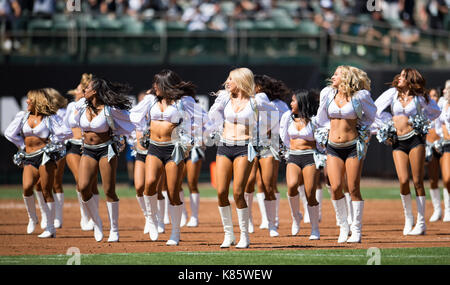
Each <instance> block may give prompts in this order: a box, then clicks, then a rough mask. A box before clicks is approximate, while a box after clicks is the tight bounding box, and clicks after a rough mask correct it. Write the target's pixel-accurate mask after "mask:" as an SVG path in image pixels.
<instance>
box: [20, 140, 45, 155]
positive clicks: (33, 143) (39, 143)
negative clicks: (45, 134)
mask: <svg viewBox="0 0 450 285" xmlns="http://www.w3.org/2000/svg"><path fill="white" fill-rule="evenodd" d="M24 141H25V152H26V153H32V152H35V151H38V150H40V149H41V148H43V147H44V146H45V145H46V144H47V139H41V138H40V137H35V136H29V137H25V140H24Z"/></svg>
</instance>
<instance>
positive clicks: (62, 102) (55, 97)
mask: <svg viewBox="0 0 450 285" xmlns="http://www.w3.org/2000/svg"><path fill="white" fill-rule="evenodd" d="M44 91H45V92H46V93H47V95H48V96H50V98H51V101H52V104H53V105H55V106H56V108H57V109H62V108H66V107H67V99H66V98H64V97H63V96H62V95H61V93H59V92H58V90H56V89H53V88H44Z"/></svg>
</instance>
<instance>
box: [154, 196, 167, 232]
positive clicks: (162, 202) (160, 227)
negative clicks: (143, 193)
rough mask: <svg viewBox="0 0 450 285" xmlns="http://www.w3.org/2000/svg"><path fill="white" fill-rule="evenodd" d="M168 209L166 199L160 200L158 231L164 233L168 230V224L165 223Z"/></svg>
mask: <svg viewBox="0 0 450 285" xmlns="http://www.w3.org/2000/svg"><path fill="white" fill-rule="evenodd" d="M165 211H166V199H163V200H158V213H157V214H156V218H157V219H158V233H160V234H162V233H164V232H166V226H165V224H164V212H165Z"/></svg>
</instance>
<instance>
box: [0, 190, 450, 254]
mask: <svg viewBox="0 0 450 285" xmlns="http://www.w3.org/2000/svg"><path fill="white" fill-rule="evenodd" d="M414 204H415V203H414ZM186 205H187V206H188V205H189V202H188V201H187V202H186ZM232 205H233V221H234V231H235V234H236V237H237V239H238V238H239V227H238V223H237V214H236V211H235V208H234V204H233V202H232ZM413 209H414V213H416V209H415V205H414V206H413ZM188 212H189V208H188ZM431 214H432V206H431V202H430V201H427V211H426V218H427V221H428V219H429V217H430V215H431ZM38 215H39V213H38ZM100 215H101V217H102V220H103V225H104V227H103V229H104V234H105V238H104V240H103V241H102V242H99V243H98V242H95V240H94V237H93V232H83V231H81V230H80V226H79V221H80V210H79V206H78V202H77V200H72V199H67V200H66V202H65V207H64V225H63V228H62V229H58V230H57V234H56V238H55V239H39V238H38V237H37V235H38V234H39V233H41V232H42V230H41V229H40V228H39V227H38V228H37V230H36V231H35V233H34V234H31V235H27V234H26V226H27V222H28V218H27V214H26V210H25V207H24V205H23V202H22V203H21V202H20V201H17V200H15V201H13V200H2V201H1V202H0V255H3V256H5V255H43V254H65V253H66V252H67V249H68V248H70V247H78V248H79V249H80V251H81V253H83V254H95V253H128V252H171V251H217V250H221V249H220V248H219V245H220V244H221V242H222V240H223V230H222V225H221V221H220V216H219V211H218V209H217V202H216V200H215V199H211V198H209V199H206V198H204V199H202V200H201V204H200V215H199V217H200V218H199V219H200V225H199V227H197V228H188V227H183V228H182V233H181V242H180V245H179V246H166V244H165V243H166V241H167V239H168V238H169V236H170V225H166V232H165V233H163V234H160V237H159V240H158V241H156V242H152V241H150V239H149V237H148V235H144V234H143V226H144V218H143V215H142V212H141V210H140V208H139V206H138V203H137V201H136V200H135V199H131V198H126V199H125V198H123V199H121V201H120V219H119V229H120V242H119V243H108V242H106V240H107V238H108V234H109V221H108V216H107V210H106V203H105V201H101V202H100ZM253 217H254V222H255V233H253V234H251V235H250V239H251V247H250V249H248V250H292V249H299V250H307V249H327V248H335V249H336V248H369V247H378V248H399V247H449V246H450V223H443V222H442V221H440V222H436V223H429V222H427V227H428V229H427V234H426V235H424V236H403V235H402V230H403V220H404V218H403V210H402V206H401V202H400V200H398V201H391V200H368V201H366V205H365V210H364V219H363V222H364V224H363V240H362V243H361V244H343V245H340V244H337V238H338V235H339V228H338V227H337V226H336V218H335V215H334V210H333V208H332V204H331V201H330V200H324V204H323V218H322V222H321V223H320V232H321V239H320V240H319V241H309V240H308V237H309V232H310V225H309V224H303V222H302V224H301V231H300V234H299V235H297V236H295V237H294V236H291V235H290V232H291V222H292V220H291V216H290V210H289V205H288V201H287V200H286V199H282V200H281V202H280V228H279V233H280V237H277V238H270V237H269V233H268V231H267V230H260V229H259V228H258V225H259V223H260V213H259V209H258V205H257V203H256V202H255V203H254V205H253ZM223 250H232V251H234V250H237V249H235V248H230V249H223Z"/></svg>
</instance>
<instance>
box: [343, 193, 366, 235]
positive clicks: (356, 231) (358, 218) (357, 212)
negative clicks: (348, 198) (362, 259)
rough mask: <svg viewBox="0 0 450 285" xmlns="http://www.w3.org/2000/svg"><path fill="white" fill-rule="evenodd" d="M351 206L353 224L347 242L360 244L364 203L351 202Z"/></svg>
mask: <svg viewBox="0 0 450 285" xmlns="http://www.w3.org/2000/svg"><path fill="white" fill-rule="evenodd" d="M352 204H353V205H352V209H353V223H352V225H351V227H350V229H351V231H352V235H351V236H350V238H349V239H348V240H347V242H361V236H362V231H361V230H362V217H363V210H364V201H352Z"/></svg>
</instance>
